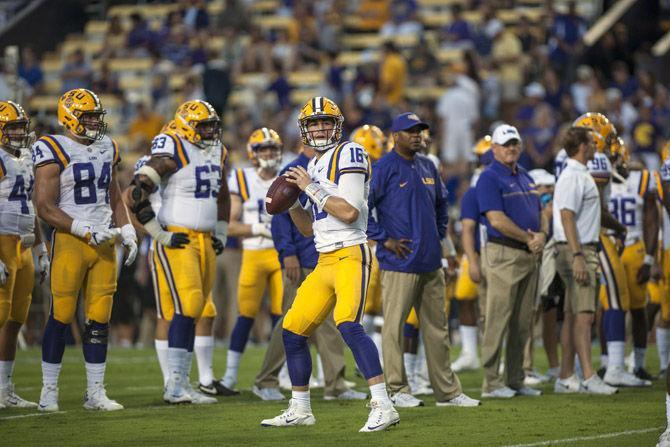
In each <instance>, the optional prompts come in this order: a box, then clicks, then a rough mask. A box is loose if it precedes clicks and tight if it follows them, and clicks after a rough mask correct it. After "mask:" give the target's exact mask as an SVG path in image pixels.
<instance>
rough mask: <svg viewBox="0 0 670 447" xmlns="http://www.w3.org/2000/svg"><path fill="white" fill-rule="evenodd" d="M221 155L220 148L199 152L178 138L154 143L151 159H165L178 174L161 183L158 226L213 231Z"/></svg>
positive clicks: (162, 138)
mask: <svg viewBox="0 0 670 447" xmlns="http://www.w3.org/2000/svg"><path fill="white" fill-rule="evenodd" d="M223 154H224V152H223V146H222V145H220V144H219V145H216V146H213V147H208V148H206V149H200V148H198V147H197V146H195V145H194V144H191V143H190V142H188V141H186V140H184V139H182V138H180V137H179V136H177V135H173V134H164V133H162V134H159V135H157V136H156V137H155V138H154V139H153V141H152V143H151V155H152V156H168V157H170V158H171V159H172V160H174V162H175V163H176V164H177V172H175V173H174V174H172V175H170V176H167V177H164V178H163V181H162V182H161V188H160V189H161V208H160V211H159V213H158V221H159V222H160V223H161V224H163V225H174V226H177V227H183V228H188V229H190V230H194V231H202V232H207V231H214V229H215V228H216V221H217V210H218V206H217V197H218V195H219V190H220V189H221V175H222V172H221V171H222V162H223Z"/></svg>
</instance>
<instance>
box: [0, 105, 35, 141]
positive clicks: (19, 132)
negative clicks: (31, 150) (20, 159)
mask: <svg viewBox="0 0 670 447" xmlns="http://www.w3.org/2000/svg"><path fill="white" fill-rule="evenodd" d="M29 127H30V118H28V114H27V113H26V112H25V110H23V107H21V106H20V105H19V104H17V103H15V102H14V101H0V144H2V145H3V146H6V147H10V148H12V149H16V150H20V149H23V148H26V147H29V146H30V143H31V141H30V140H31V136H30V130H29Z"/></svg>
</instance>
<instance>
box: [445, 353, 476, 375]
mask: <svg viewBox="0 0 670 447" xmlns="http://www.w3.org/2000/svg"><path fill="white" fill-rule="evenodd" d="M480 366H481V363H480V362H479V358H478V357H477V355H476V354H468V353H463V354H461V355H460V356H459V357H458V358H457V359H456V361H455V362H454V363H452V364H451V369H452V370H453V371H454V372H461V371H473V370H476V369H479V367H480Z"/></svg>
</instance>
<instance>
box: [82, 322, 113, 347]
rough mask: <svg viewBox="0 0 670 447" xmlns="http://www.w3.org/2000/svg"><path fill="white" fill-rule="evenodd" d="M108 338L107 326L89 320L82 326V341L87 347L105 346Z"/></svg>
mask: <svg viewBox="0 0 670 447" xmlns="http://www.w3.org/2000/svg"><path fill="white" fill-rule="evenodd" d="M108 338H109V324H107V323H98V322H97V321H93V320H89V321H87V322H86V323H85V324H84V334H83V336H82V341H83V342H84V343H87V344H89V345H106V344H107V342H108Z"/></svg>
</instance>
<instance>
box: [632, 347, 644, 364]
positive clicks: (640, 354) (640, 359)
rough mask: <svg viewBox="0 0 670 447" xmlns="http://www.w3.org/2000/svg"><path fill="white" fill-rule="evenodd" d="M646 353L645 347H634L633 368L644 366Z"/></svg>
mask: <svg viewBox="0 0 670 447" xmlns="http://www.w3.org/2000/svg"><path fill="white" fill-rule="evenodd" d="M646 353H647V348H635V357H633V359H634V360H633V362H634V363H633V365H635V369H638V368H644V355H645V354H646Z"/></svg>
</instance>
